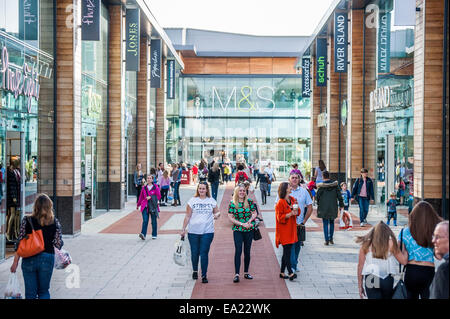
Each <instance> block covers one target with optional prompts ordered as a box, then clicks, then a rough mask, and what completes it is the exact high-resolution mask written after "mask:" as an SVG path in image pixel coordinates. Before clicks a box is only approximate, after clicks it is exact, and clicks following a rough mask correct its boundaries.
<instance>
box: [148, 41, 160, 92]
mask: <svg viewBox="0 0 450 319" xmlns="http://www.w3.org/2000/svg"><path fill="white" fill-rule="evenodd" d="M150 65H151V67H150V87H151V88H160V87H161V40H160V39H155V40H151V41H150Z"/></svg>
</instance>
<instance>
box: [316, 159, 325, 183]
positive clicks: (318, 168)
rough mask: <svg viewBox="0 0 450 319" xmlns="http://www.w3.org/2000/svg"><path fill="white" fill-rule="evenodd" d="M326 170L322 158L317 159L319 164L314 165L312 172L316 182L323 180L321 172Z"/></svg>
mask: <svg viewBox="0 0 450 319" xmlns="http://www.w3.org/2000/svg"><path fill="white" fill-rule="evenodd" d="M326 170H327V167H326V166H325V163H324V162H323V161H322V160H319V166H316V168H315V172H314V180H315V181H316V184H319V183H322V182H323V172H325V171H326Z"/></svg>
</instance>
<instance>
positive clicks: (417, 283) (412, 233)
mask: <svg viewBox="0 0 450 319" xmlns="http://www.w3.org/2000/svg"><path fill="white" fill-rule="evenodd" d="M441 221H442V218H441V217H439V215H438V214H437V213H436V211H435V210H434V208H433V206H431V204H430V203H428V202H425V201H421V202H419V203H417V205H416V206H415V207H414V208H413V210H412V212H411V214H410V215H409V218H408V226H407V227H405V228H403V229H402V230H401V231H400V234H399V235H398V240H399V241H400V240H401V239H402V242H399V244H402V245H403V246H404V248H405V249H406V251H407V252H408V263H407V265H406V267H405V287H406V291H407V294H408V299H419V297H420V298H421V299H429V298H430V285H431V283H432V282H433V278H434V252H433V248H434V245H433V233H434V229H435V228H436V225H437V224H438V223H439V222H441Z"/></svg>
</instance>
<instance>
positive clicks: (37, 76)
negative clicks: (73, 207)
mask: <svg viewBox="0 0 450 319" xmlns="http://www.w3.org/2000/svg"><path fill="white" fill-rule="evenodd" d="M53 62H54V61H53V1H45V0H41V1H36V2H33V3H32V4H31V5H29V6H28V5H25V1H17V0H16V1H14V0H7V1H6V0H0V260H2V259H4V258H5V257H7V256H9V255H11V254H13V251H14V243H15V242H16V240H17V238H18V233H19V226H20V221H21V219H22V217H23V216H24V214H30V213H32V207H33V202H34V199H35V198H36V196H37V194H39V193H46V194H48V195H49V196H51V197H53V195H54V187H53V180H54V170H53V168H54V158H53V154H54V131H53V129H54V127H53V120H54V118H53V114H54V86H53V81H54V79H53V68H54V63H53Z"/></svg>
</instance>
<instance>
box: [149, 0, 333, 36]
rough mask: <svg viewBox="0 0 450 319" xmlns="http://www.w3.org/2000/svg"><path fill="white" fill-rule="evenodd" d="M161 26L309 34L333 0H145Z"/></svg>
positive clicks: (279, 33) (251, 32) (236, 31)
mask: <svg viewBox="0 0 450 319" xmlns="http://www.w3.org/2000/svg"><path fill="white" fill-rule="evenodd" d="M147 1H149V7H150V10H151V11H152V13H153V15H154V16H155V18H156V20H157V21H158V23H159V24H160V25H161V26H162V27H163V28H167V27H185V28H195V29H206V30H214V31H225V32H234V33H244V34H252V35H311V34H312V33H313V32H314V30H315V28H316V27H317V25H318V23H319V22H320V20H321V19H322V17H323V15H324V14H325V12H326V11H327V9H328V7H329V6H330V5H331V3H332V2H333V0H151V1H150V0H147Z"/></svg>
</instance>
